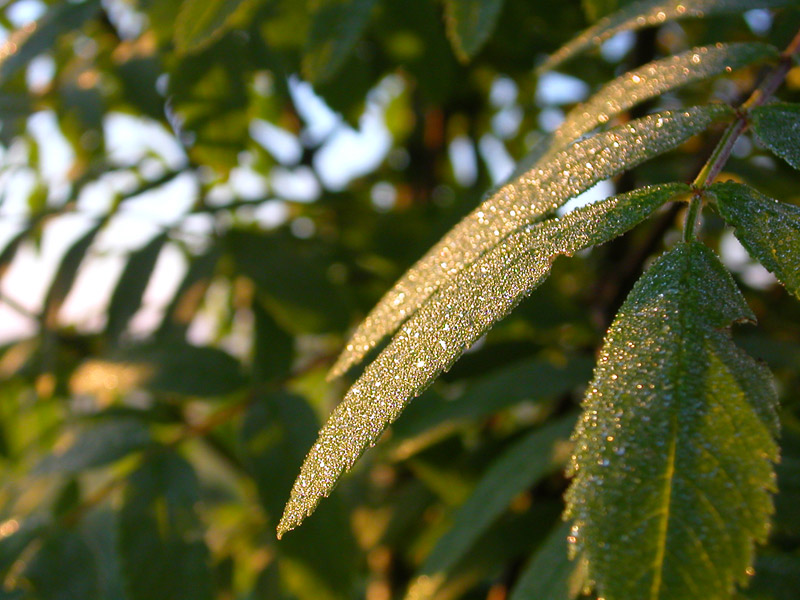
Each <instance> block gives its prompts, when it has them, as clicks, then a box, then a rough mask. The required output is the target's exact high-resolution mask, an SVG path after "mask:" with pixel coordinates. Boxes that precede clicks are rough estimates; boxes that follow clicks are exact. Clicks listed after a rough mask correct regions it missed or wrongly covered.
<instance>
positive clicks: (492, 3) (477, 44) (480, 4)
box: [444, 0, 504, 62]
mask: <svg viewBox="0 0 800 600" xmlns="http://www.w3.org/2000/svg"><path fill="white" fill-rule="evenodd" d="M503 2H504V0H445V3H444V18H445V26H446V28H447V37H448V38H449V39H450V43H451V44H452V46H453V50H454V51H455V53H456V56H458V58H459V59H460V60H462V61H463V62H468V61H469V60H470V59H471V58H472V57H473V56H475V55H476V54H477V53H478V51H479V50H480V49H481V48H482V47H483V45H484V44H485V43H486V42H487V41H488V40H489V37H490V36H491V35H492V32H493V31H494V26H495V25H496V24H497V18H498V17H499V16H500V11H501V10H502V9H503Z"/></svg>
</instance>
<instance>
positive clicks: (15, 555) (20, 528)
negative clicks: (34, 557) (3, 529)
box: [0, 515, 50, 580]
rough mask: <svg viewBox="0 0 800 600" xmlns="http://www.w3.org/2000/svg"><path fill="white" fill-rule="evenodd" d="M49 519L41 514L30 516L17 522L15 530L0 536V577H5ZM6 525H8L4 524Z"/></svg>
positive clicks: (47, 523)
mask: <svg viewBox="0 0 800 600" xmlns="http://www.w3.org/2000/svg"><path fill="white" fill-rule="evenodd" d="M49 525H50V523H49V521H48V520H46V519H45V518H43V517H42V516H39V515H37V516H32V517H29V518H27V519H25V520H23V521H22V522H21V523H19V522H17V530H16V531H15V532H14V533H10V534H8V535H6V536H4V537H2V538H0V579H3V580H4V579H5V578H6V577H7V576H8V572H9V571H10V570H11V568H12V567H13V566H14V563H15V562H16V561H17V559H19V557H20V556H21V555H22V553H23V552H24V551H25V549H26V548H27V547H28V546H29V545H30V544H31V542H33V541H34V540H35V539H37V538H38V537H39V536H41V535H42V534H43V533H44V532H45V531H47V528H48V526H49ZM6 526H7V527H8V526H9V525H8V524H6Z"/></svg>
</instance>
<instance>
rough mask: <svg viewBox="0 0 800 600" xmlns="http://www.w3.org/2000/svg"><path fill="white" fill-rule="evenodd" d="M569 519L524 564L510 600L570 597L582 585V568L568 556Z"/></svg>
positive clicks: (575, 596) (567, 599)
mask: <svg viewBox="0 0 800 600" xmlns="http://www.w3.org/2000/svg"><path fill="white" fill-rule="evenodd" d="M569 530H570V526H569V523H561V524H560V525H558V527H556V528H555V529H554V530H553V532H552V533H551V534H550V535H549V536H548V537H547V539H546V540H545V541H544V542H542V545H541V546H540V547H539V548H537V550H536V552H535V553H534V555H533V556H532V557H531V560H530V562H529V563H528V564H527V565H526V566H525V567H524V569H523V571H522V574H521V575H520V576H519V579H518V580H517V583H516V585H515V586H514V589H513V591H512V592H511V596H510V597H509V600H533V599H535V600H572V599H573V598H577V597H578V596H579V595H580V593H581V590H582V589H583V583H584V578H585V573H584V569H583V568H582V567H581V564H580V563H579V562H574V561H571V560H570V559H569V557H568V556H567V536H569Z"/></svg>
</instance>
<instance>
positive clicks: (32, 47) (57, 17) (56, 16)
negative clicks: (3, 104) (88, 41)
mask: <svg viewBox="0 0 800 600" xmlns="http://www.w3.org/2000/svg"><path fill="white" fill-rule="evenodd" d="M99 8H100V0H85V1H84V2H59V3H56V4H54V5H53V6H52V7H51V8H50V9H49V10H48V11H47V12H46V13H45V15H44V16H43V17H42V18H41V19H39V20H38V21H36V22H35V23H30V24H28V25H25V26H23V27H22V28H21V29H18V30H17V31H15V32H14V33H12V34H11V36H10V38H9V41H10V42H12V43H13V44H14V46H15V47H16V51H15V52H4V53H3V55H2V58H1V59H0V85H3V84H4V83H6V81H8V79H9V78H11V77H12V76H13V75H14V74H15V73H17V71H19V70H20V69H22V68H24V67H25V66H26V65H27V64H28V63H29V62H30V61H31V60H33V59H34V58H35V57H36V56H38V55H39V54H41V53H42V52H47V51H48V50H52V48H53V46H54V45H55V42H56V40H57V39H58V38H59V37H61V36H62V35H63V34H65V33H66V32H68V31H72V30H74V29H78V28H80V27H81V26H82V25H83V24H84V23H85V22H86V21H88V20H89V19H91V18H92V17H93V16H94V15H95V14H96V13H97V11H98V9H99Z"/></svg>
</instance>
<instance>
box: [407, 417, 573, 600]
mask: <svg viewBox="0 0 800 600" xmlns="http://www.w3.org/2000/svg"><path fill="white" fill-rule="evenodd" d="M574 425H575V415H570V416H568V417H565V418H562V419H559V420H557V421H554V422H553V423H550V424H547V425H545V426H543V427H541V428H539V429H536V430H534V431H533V432H531V433H530V434H528V435H526V436H524V437H523V438H522V439H520V440H518V441H517V442H515V443H514V444H513V445H512V446H511V447H510V448H508V449H507V450H506V451H505V452H504V453H503V454H501V455H500V456H499V458H497V460H495V461H494V463H493V464H492V465H491V466H490V467H489V468H488V469H487V471H486V473H485V474H484V475H483V477H482V478H481V480H480V481H479V482H478V484H477V486H476V487H475V490H474V491H473V492H472V494H471V495H470V497H469V498H468V499H467V501H466V502H464V504H463V505H462V506H461V508H459V510H458V512H457V513H456V515H455V518H454V522H453V526H452V527H451V528H450V529H449V530H448V531H447V533H445V534H444V535H443V536H442V537H441V538H440V539H439V541H438V542H437V543H436V545H435V546H434V548H433V550H431V553H430V554H429V555H428V557H427V558H426V559H425V563H424V564H423V565H422V568H421V569H420V572H421V574H420V577H419V579H417V582H416V583H415V584H414V586H415V587H417V588H418V591H416V592H414V591H412V592H410V595H411V596H413V597H415V598H417V597H419V598H422V597H426V598H427V597H432V596H433V594H434V591H435V590H434V589H433V588H434V587H435V586H436V583H437V582H440V581H442V580H443V578H444V576H446V575H447V573H449V571H450V570H451V569H452V568H453V566H455V565H456V564H457V563H458V561H459V560H460V559H461V558H462V557H463V556H464V554H465V553H466V552H467V551H468V550H469V549H470V548H471V547H472V546H473V545H474V544H475V542H476V541H477V540H478V538H479V537H480V536H481V534H482V533H484V531H486V529H487V528H488V527H489V526H490V525H491V524H492V522H494V521H495V520H496V519H497V518H498V517H499V516H500V515H501V514H502V513H503V512H504V511H505V510H506V509H507V508H508V506H509V504H510V503H511V501H512V500H513V499H514V497H516V496H517V495H518V494H521V493H522V492H524V491H525V490H526V489H528V488H529V487H531V486H533V485H535V484H536V482H537V481H538V480H540V479H541V478H543V477H545V476H547V475H548V474H550V473H553V472H555V471H557V470H559V469H561V468H562V467H563V465H564V464H565V463H566V461H567V459H568V458H569V455H570V452H571V450H572V448H571V445H570V444H569V442H568V441H567V440H568V438H569V433H570V431H572V428H573V426H574Z"/></svg>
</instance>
